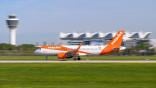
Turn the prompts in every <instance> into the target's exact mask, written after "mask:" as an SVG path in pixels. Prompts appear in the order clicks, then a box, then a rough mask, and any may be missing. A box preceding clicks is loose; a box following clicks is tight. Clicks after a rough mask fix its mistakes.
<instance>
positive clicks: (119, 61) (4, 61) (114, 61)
mask: <svg viewBox="0 0 156 88" xmlns="http://www.w3.org/2000/svg"><path fill="white" fill-rule="evenodd" d="M0 63H156V60H81V61H51V60H47V61H46V60H45V61H44V60H0Z"/></svg>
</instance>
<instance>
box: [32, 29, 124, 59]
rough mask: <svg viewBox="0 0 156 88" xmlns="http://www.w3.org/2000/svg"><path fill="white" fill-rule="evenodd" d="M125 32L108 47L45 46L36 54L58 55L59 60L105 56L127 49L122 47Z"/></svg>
mask: <svg viewBox="0 0 156 88" xmlns="http://www.w3.org/2000/svg"><path fill="white" fill-rule="evenodd" d="M124 34H125V32H124V31H123V30H120V31H118V32H117V33H116V35H115V36H114V37H113V39H112V40H110V41H109V42H108V43H107V44H106V45H82V44H80V45H43V46H39V49H37V50H35V54H40V55H57V57H58V59H59V60H66V58H73V59H75V60H80V55H105V54H110V53H112V52H118V51H119V50H123V49H125V47H121V45H122V40H123V36H124Z"/></svg>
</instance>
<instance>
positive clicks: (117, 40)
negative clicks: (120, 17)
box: [100, 30, 125, 55]
mask: <svg viewBox="0 0 156 88" xmlns="http://www.w3.org/2000/svg"><path fill="white" fill-rule="evenodd" d="M124 34H125V32H124V30H120V31H118V32H117V34H116V35H115V37H114V38H113V39H112V40H111V41H109V42H108V44H107V45H106V47H105V48H104V49H103V50H102V51H101V53H100V54H101V55H103V54H109V53H111V52H112V51H113V50H114V49H119V48H120V46H121V44H122V39H123V35H124Z"/></svg>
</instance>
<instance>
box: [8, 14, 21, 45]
mask: <svg viewBox="0 0 156 88" xmlns="http://www.w3.org/2000/svg"><path fill="white" fill-rule="evenodd" d="M18 22H19V19H18V18H17V17H16V15H9V16H8V19H7V20H6V23H7V26H8V28H9V31H10V39H9V42H10V44H11V45H16V29H17V25H18Z"/></svg>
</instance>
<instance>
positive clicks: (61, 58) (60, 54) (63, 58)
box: [57, 53, 66, 60]
mask: <svg viewBox="0 0 156 88" xmlns="http://www.w3.org/2000/svg"><path fill="white" fill-rule="evenodd" d="M57 57H58V59H59V60H65V59H66V53H58V54H57Z"/></svg>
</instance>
